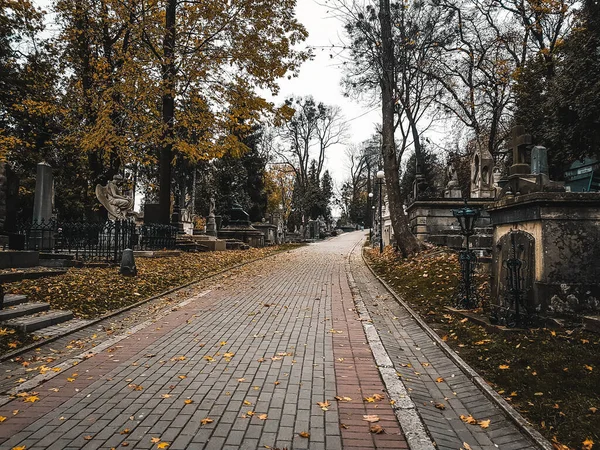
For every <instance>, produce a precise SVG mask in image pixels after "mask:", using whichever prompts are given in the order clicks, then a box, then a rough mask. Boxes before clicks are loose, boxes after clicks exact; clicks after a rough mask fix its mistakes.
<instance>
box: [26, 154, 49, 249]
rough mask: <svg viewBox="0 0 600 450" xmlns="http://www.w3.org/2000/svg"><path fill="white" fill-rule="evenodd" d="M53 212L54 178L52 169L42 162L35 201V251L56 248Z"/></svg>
mask: <svg viewBox="0 0 600 450" xmlns="http://www.w3.org/2000/svg"><path fill="white" fill-rule="evenodd" d="M53 210H54V178H53V175H52V167H50V165H49V164H48V163H45V162H41V163H39V164H38V165H37V174H36V178H35V193H34V200H33V228H32V230H31V237H32V239H31V240H32V242H33V243H34V248H35V249H38V250H52V249H53V248H54V230H53V229H52V225H51V219H52V212H53Z"/></svg>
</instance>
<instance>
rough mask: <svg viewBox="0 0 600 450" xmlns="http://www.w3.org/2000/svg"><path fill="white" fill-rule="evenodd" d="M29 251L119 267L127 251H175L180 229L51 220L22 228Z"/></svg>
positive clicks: (26, 247) (132, 224)
mask: <svg viewBox="0 0 600 450" xmlns="http://www.w3.org/2000/svg"><path fill="white" fill-rule="evenodd" d="M19 234H21V235H22V236H23V237H24V239H23V241H24V242H23V246H24V249H25V250H37V251H44V252H49V253H59V254H60V253H67V254H70V255H74V256H75V258H76V259H81V260H87V261H106V262H112V263H119V262H120V261H121V257H122V255H123V250H125V249H126V248H131V249H135V250H160V249H173V248H175V239H176V235H177V229H176V227H173V226H170V225H161V224H146V225H142V226H137V225H136V224H135V223H134V222H132V221H129V220H116V221H111V220H107V221H106V222H98V223H90V222H59V221H56V220H48V221H41V222H33V223H29V224H24V225H21V226H20V227H19Z"/></svg>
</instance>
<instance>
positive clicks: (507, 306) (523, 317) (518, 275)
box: [490, 230, 540, 328]
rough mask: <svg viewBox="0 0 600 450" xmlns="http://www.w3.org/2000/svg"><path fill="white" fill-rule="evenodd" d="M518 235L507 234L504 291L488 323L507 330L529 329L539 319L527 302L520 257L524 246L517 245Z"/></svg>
mask: <svg viewBox="0 0 600 450" xmlns="http://www.w3.org/2000/svg"><path fill="white" fill-rule="evenodd" d="M518 233H519V231H514V230H511V231H510V233H509V236H510V251H509V254H508V258H507V259H505V260H504V261H503V262H502V266H503V268H505V271H506V279H505V291H504V293H503V294H501V295H500V298H499V299H498V300H499V302H498V304H497V305H494V307H493V308H492V311H491V315H490V322H491V323H493V324H500V325H505V326H507V327H509V328H513V327H518V328H529V327H532V326H538V325H539V322H540V318H539V317H538V315H537V313H536V311H535V310H534V309H533V308H531V307H530V305H529V304H528V302H527V298H526V297H527V292H528V291H529V286H528V285H527V282H526V279H525V270H526V269H527V261H526V260H524V259H523V257H522V253H523V249H524V246H523V245H522V244H519V243H517V235H518Z"/></svg>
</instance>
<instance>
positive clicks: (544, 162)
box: [531, 145, 548, 176]
mask: <svg viewBox="0 0 600 450" xmlns="http://www.w3.org/2000/svg"><path fill="white" fill-rule="evenodd" d="M531 173H532V174H533V175H546V176H547V175H548V150H547V149H546V147H542V146H541V145H536V146H534V147H533V148H532V149H531Z"/></svg>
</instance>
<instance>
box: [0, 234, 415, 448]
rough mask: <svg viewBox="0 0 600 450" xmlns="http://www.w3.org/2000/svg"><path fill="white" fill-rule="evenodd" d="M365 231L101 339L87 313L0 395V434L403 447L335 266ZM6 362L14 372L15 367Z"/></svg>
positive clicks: (75, 443) (45, 443)
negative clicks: (82, 327)
mask: <svg viewBox="0 0 600 450" xmlns="http://www.w3.org/2000/svg"><path fill="white" fill-rule="evenodd" d="M360 239H362V235H361V234H360V233H352V234H347V235H343V236H342V237H340V238H336V239H333V240H330V241H327V242H321V243H319V244H315V245H310V246H308V247H304V248H301V249H298V250H295V251H292V252H287V253H285V254H280V255H277V256H275V257H272V258H268V259H265V260H262V261H259V262H256V263H253V264H250V265H248V266H246V268H244V269H240V270H237V271H235V272H232V274H231V276H223V277H221V278H220V279H219V280H218V281H215V282H213V283H212V284H211V283H205V284H204V285H203V286H202V287H201V288H199V287H196V288H192V289H189V290H187V291H186V292H187V294H188V295H187V296H184V295H182V294H180V295H179V296H175V297H176V300H177V301H175V302H173V304H174V306H173V307H171V308H170V310H169V311H168V314H164V312H161V311H160V310H159V309H156V310H153V311H154V316H151V317H150V318H148V319H147V320H145V321H142V322H141V323H137V325H135V326H133V327H132V328H130V329H129V330H125V329H124V327H123V326H121V331H116V332H112V333H110V335H109V336H105V339H103V340H102V342H100V343H96V342H93V341H94V335H95V334H96V332H95V331H98V332H99V331H100V328H98V327H97V326H96V329H94V334H93V335H92V336H91V337H89V338H88V337H86V339H85V340H84V342H83V343H81V344H77V342H75V345H74V344H73V342H72V341H73V338H72V337H71V338H70V339H71V341H68V342H67V339H69V338H64V339H63V340H62V341H56V342H54V343H51V344H48V345H46V346H44V347H43V348H42V349H40V354H43V355H47V354H49V353H51V354H55V353H57V352H64V351H65V349H68V350H69V351H70V352H71V353H67V354H61V359H59V360H53V361H48V362H46V360H45V359H44V358H42V357H40V358H39V360H38V361H36V362H35V363H32V364H30V365H29V366H28V368H34V369H36V371H35V372H34V373H38V374H39V375H38V377H43V378H46V379H47V380H46V381H45V382H43V383H42V384H39V385H36V379H33V380H28V381H25V382H23V383H21V384H19V389H20V390H21V391H23V392H22V393H21V394H20V395H22V396H21V397H18V398H15V399H13V400H12V401H10V402H7V403H5V404H4V405H3V406H0V416H4V417H6V420H5V421H4V422H2V423H0V447H1V448H2V449H4V448H6V449H11V448H13V447H16V446H25V447H26V448H27V450H32V449H97V448H102V449H110V448H121V447H127V448H144V449H150V448H169V449H186V448H189V449H256V448H269V447H271V448H280V449H283V448H288V449H292V448H294V449H302V448H310V449H339V448H358V449H368V448H408V447H407V444H406V440H405V438H404V435H403V434H402V432H401V431H400V427H399V425H398V422H397V421H396V416H395V414H394V410H393V408H392V405H391V404H390V401H389V398H387V396H386V393H385V389H384V385H383V383H382V381H381V379H380V377H379V374H378V369H377V367H376V365H375V362H374V359H373V355H372V353H371V351H370V348H369V345H368V343H367V341H366V339H365V336H364V333H363V331H362V327H361V322H360V321H358V320H357V318H358V316H357V314H356V312H355V311H354V309H353V303H352V296H351V293H350V289H349V285H348V281H347V277H346V273H345V271H344V262H345V260H346V258H347V254H348V252H349V251H350V249H351V248H352V247H353V246H354V245H355V243H356V242H358V241H359V240H360ZM146 316H148V314H146ZM138 322H139V321H138ZM130 323H131V324H132V325H134V323H136V321H135V320H133V319H132V320H131V321H130ZM102 331H104V328H103V329H102ZM91 332H92V331H87V334H86V335H85V336H88V335H89V333H91ZM119 333H121V334H119ZM83 334H85V333H83ZM83 334H82V336H83ZM69 347H70V348H69ZM48 352H49V353H48ZM17 363H18V362H17ZM11 364H12V365H11V366H10V368H8V369H6V370H15V372H11V373H10V376H11V377H13V378H11V379H10V380H8V381H9V382H10V383H13V384H14V383H15V380H14V376H15V374H17V373H18V371H20V370H23V368H22V367H18V364H16V363H15V362H13V363H11ZM43 364H46V367H45V368H44V369H43V370H42V369H40V367H39V366H41V365H43ZM33 366H35V367H33ZM4 367H8V366H7V365H6V366H5V365H4V363H3V368H4ZM17 367H18V369H17ZM16 381H18V380H16ZM10 383H9V384H7V385H6V388H7V389H8V388H10V387H11V385H10ZM13 389H14V387H13ZM335 396H339V397H340V399H341V400H340V401H339V402H338V400H336V399H335ZM344 397H346V398H344ZM364 398H369V399H370V401H365V400H363V399H364ZM318 403H321V404H320V405H319V404H318ZM364 415H370V416H375V415H376V416H377V417H378V418H379V421H378V422H375V423H371V422H368V421H365V420H363V419H364V418H363V416H364ZM373 425H376V426H379V427H382V428H383V429H384V430H385V432H384V433H380V434H378V433H372V432H370V427H371V426H373ZM378 430H379V428H377V427H376V428H375V429H374V430H373V431H378ZM166 444H168V447H167V445H166Z"/></svg>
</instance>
